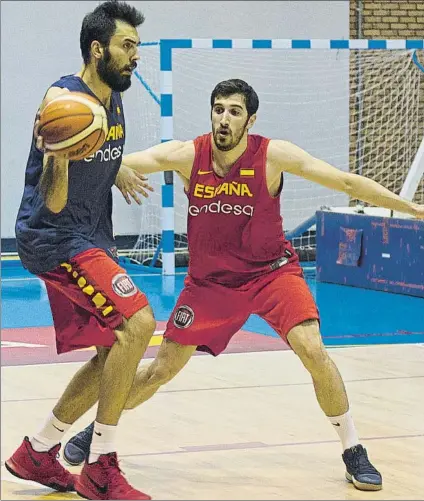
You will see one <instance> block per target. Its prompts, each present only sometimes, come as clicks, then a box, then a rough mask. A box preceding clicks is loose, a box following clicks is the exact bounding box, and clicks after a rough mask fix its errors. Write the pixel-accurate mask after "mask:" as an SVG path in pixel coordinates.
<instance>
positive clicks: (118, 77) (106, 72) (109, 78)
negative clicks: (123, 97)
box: [97, 47, 131, 92]
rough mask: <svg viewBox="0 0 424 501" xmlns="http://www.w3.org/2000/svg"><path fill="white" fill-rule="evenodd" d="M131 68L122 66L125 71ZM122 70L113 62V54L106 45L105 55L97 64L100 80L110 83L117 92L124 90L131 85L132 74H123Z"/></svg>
mask: <svg viewBox="0 0 424 501" xmlns="http://www.w3.org/2000/svg"><path fill="white" fill-rule="evenodd" d="M126 69H129V68H126V67H125V68H121V71H124V70H126ZM121 71H120V70H118V69H117V68H116V65H115V64H114V63H113V62H112V56H111V54H110V51H109V49H108V48H107V47H106V50H105V54H104V56H103V57H102V58H101V59H100V61H99V64H98V65H97V73H98V74H99V77H100V80H102V81H103V82H104V83H105V84H106V85H108V86H109V87H110V88H111V89H112V90H113V91H115V92H124V91H126V90H127V89H129V88H130V87H131V75H122V73H121Z"/></svg>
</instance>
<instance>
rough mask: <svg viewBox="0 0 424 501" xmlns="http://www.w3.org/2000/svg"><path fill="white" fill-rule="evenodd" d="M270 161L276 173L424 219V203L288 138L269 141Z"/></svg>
mask: <svg viewBox="0 0 424 501" xmlns="http://www.w3.org/2000/svg"><path fill="white" fill-rule="evenodd" d="M268 162H269V165H270V169H271V172H272V175H273V176H276V175H278V174H280V173H281V172H283V171H285V172H290V173H291V174H295V175H297V176H300V177H303V178H305V179H308V180H309V181H313V182H315V183H318V184H321V185H322V186H326V187H327V188H331V189H333V190H336V191H343V192H344V193H347V194H348V195H349V196H351V197H352V198H357V199H359V200H362V201H364V202H368V203H370V204H373V205H376V206H378V207H385V208H386V209H392V210H395V211H399V212H405V213H407V214H411V215H413V216H416V217H418V218H424V207H423V206H420V205H418V204H415V203H413V202H410V201H408V200H405V199H403V198H401V197H399V196H398V195H395V194H394V193H392V192H391V191H390V190H388V189H386V188H384V187H383V186H381V185H380V184H378V183H377V182H375V181H373V180H372V179H368V178H366V177H364V176H359V175H357V174H351V173H349V172H344V171H341V170H339V169H337V168H336V167H333V166H332V165H330V164H328V163H327V162H324V161H323V160H319V159H318V158H315V157H313V156H312V155H310V154H309V153H307V152H306V151H304V150H302V149H301V148H299V147H298V146H295V145H294V144H292V143H289V142H287V141H279V140H272V141H270V144H269V147H268Z"/></svg>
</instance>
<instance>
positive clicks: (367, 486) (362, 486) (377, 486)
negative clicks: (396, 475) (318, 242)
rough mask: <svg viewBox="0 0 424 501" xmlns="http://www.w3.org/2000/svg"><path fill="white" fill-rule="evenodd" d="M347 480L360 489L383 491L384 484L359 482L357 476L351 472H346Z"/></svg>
mask: <svg viewBox="0 0 424 501" xmlns="http://www.w3.org/2000/svg"><path fill="white" fill-rule="evenodd" d="M345 476H346V480H347V481H348V482H350V483H351V484H353V485H354V486H355V487H356V488H357V489H358V490H360V491H381V489H382V488H383V484H364V483H363V482H358V480H356V478H355V477H353V476H352V475H351V474H350V473H348V472H346V473H345Z"/></svg>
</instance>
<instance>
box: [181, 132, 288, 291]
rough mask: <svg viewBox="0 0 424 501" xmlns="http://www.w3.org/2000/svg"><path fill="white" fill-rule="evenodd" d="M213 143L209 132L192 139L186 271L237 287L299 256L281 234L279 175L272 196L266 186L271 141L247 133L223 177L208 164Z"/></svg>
mask: <svg viewBox="0 0 424 501" xmlns="http://www.w3.org/2000/svg"><path fill="white" fill-rule="evenodd" d="M212 141H213V138H212V135H211V134H206V135H203V136H200V137H198V138H196V139H195V140H194V145H195V160H194V164H193V169H192V173H191V176H190V183H189V188H188V191H187V192H186V194H187V196H188V201H189V208H188V221H187V235H188V245H189V251H190V261H189V274H190V276H191V277H193V278H194V279H197V280H211V281H214V282H217V283H220V284H222V285H226V286H229V287H239V286H241V285H243V284H245V283H246V282H248V281H249V280H252V279H254V278H256V277H258V276H260V275H263V274H264V273H269V272H271V271H272V270H274V269H276V268H279V267H281V266H282V265H284V264H286V263H287V262H294V261H298V258H297V255H296V254H295V252H294V250H293V248H292V246H291V244H290V243H289V242H288V241H287V240H286V239H285V236H284V232H283V221H282V217H281V215H280V192H281V188H282V180H283V179H282V178H281V185H280V189H279V193H278V195H277V196H276V197H272V196H271V195H270V194H269V191H268V187H267V184H266V152H267V147H268V143H269V139H267V138H264V137H262V136H259V135H253V134H249V136H248V143H247V149H246V151H245V152H244V153H243V155H242V156H241V157H240V158H239V159H238V160H237V162H236V163H235V164H234V165H233V166H232V167H231V170H230V171H229V173H228V174H227V175H226V176H225V177H223V178H221V177H219V176H217V175H216V174H215V172H214V170H213V167H212Z"/></svg>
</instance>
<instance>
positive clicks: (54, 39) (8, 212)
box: [1, 0, 349, 238]
mask: <svg viewBox="0 0 424 501" xmlns="http://www.w3.org/2000/svg"><path fill="white" fill-rule="evenodd" d="M130 3H131V4H134V5H135V6H137V7H138V8H140V9H141V10H142V11H143V12H144V13H145V15H146V22H145V24H144V26H142V27H141V29H140V36H141V38H142V40H145V41H147V40H158V39H160V38H184V37H186V38H208V37H209V38H348V37H349V4H348V2H346V1H343V0H342V1H333V0H330V1H320V2H316V1H313V0H312V1H275V2H273V1H261V2H238V1H202V2H194V1H191V2H190V1H164V2H130ZM97 4H98V2H94V1H73V2H66V1H55V2H49V1H37V2H34V1H2V2H1V42H2V44H1V100H2V107H1V121H2V135H1V146H2V147H1V165H2V169H1V175H2V189H1V209H2V210H1V237H2V238H10V237H13V236H14V222H15V217H16V213H17V210H18V207H19V203H20V199H21V195H22V190H23V182H24V171H25V164H26V160H27V154H28V149H29V145H30V139H31V134H32V124H33V120H34V114H35V112H36V110H37V107H38V106H39V103H40V101H41V99H42V97H43V95H44V93H45V91H46V89H47V87H48V86H49V85H50V84H51V83H52V82H53V81H55V80H56V79H57V78H58V77H59V76H61V75H65V74H69V73H74V72H76V71H78V70H79V69H80V66H81V58H80V53H79V31H80V26H81V21H82V19H83V16H84V15H85V14H86V13H87V12H88V11H90V10H92V9H93V8H94V7H95V6H96V5H97ZM142 55H143V53H142ZM149 57H150V56H146V60H149ZM139 68H140V73H143V61H141V62H140V65H139ZM146 71H147V72H148V71H149V70H148V69H146ZM150 71H151V70H150ZM200 85H201V84H200ZM125 106H126V119H127V139H128V141H127V148H126V151H134V150H135V149H138V148H140V145H143V144H145V143H146V141H147V143H149V142H156V137H157V132H156V131H153V127H152V126H151V125H149V123H150V122H149V120H150V121H152V120H153V119H154V118H155V117H154V114H155V113H157V108H156V106H157V105H156V104H155V103H154V102H153V100H152V99H151V98H150V97H149V96H148V95H147V94H146V92H144V91H143V89H142V87H141V85H140V84H139V83H138V82H137V81H134V83H133V86H132V87H131V89H130V90H129V91H128V92H127V93H126V96H125ZM146 109H147V111H146ZM193 119H194V120H195V119H196V117H195V116H194V118H193ZM132 125H133V126H132ZM297 134H298V135H300V134H301V131H300V130H299V131H297ZM114 220H115V230H116V232H117V233H118V234H134V233H139V226H140V212H139V209H138V208H137V207H135V206H133V207H128V206H127V205H126V204H125V202H124V201H123V200H121V198H120V195H119V194H117V196H115V214H114Z"/></svg>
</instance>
